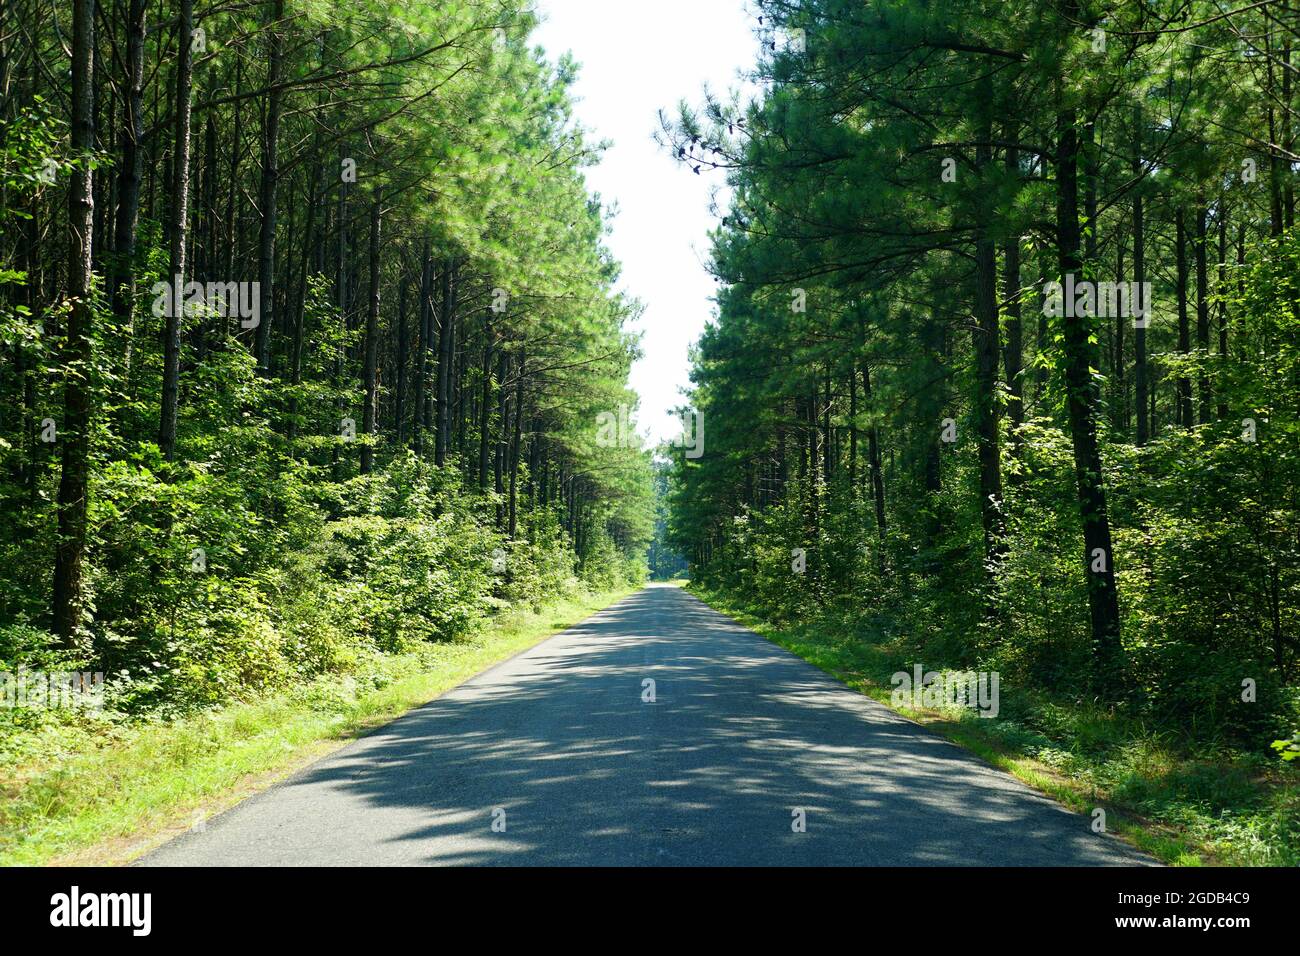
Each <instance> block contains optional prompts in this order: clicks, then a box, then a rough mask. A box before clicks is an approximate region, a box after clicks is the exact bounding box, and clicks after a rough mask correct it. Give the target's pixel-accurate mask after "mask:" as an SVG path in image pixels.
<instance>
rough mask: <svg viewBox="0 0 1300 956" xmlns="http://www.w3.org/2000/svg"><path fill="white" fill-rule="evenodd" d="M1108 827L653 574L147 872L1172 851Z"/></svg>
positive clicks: (872, 861) (1029, 860)
mask: <svg viewBox="0 0 1300 956" xmlns="http://www.w3.org/2000/svg"><path fill="white" fill-rule="evenodd" d="M647 680H652V681H654V684H653V691H654V693H653V702H650V701H649V700H648V699H647V698H649V697H650V696H651V695H650V694H649V693H648V690H649V685H647V684H646V681H647ZM797 811H802V819H803V820H804V821H805V829H804V832H796V831H795V829H794V828H792V824H793V823H795V822H796V820H797V819H798V818H799V814H798V813H797ZM1090 823H1091V819H1090V818H1088V817H1084V816H1080V815H1079V814H1076V813H1071V812H1069V811H1067V810H1065V809H1063V808H1062V807H1060V806H1059V805H1058V804H1056V803H1054V802H1053V801H1051V800H1049V799H1048V798H1046V797H1044V796H1042V795H1040V794H1038V793H1036V792H1035V791H1033V790H1031V789H1030V788H1028V787H1026V786H1025V785H1024V784H1022V783H1020V782H1019V781H1017V780H1016V779H1014V778H1013V777H1011V776H1009V775H1008V774H1005V773H1003V772H1001V771H999V770H995V769H993V768H992V767H990V766H989V765H987V764H985V763H983V762H982V761H981V760H979V759H978V758H976V757H974V756H972V755H971V754H969V753H967V752H966V751H964V750H962V749H960V748H958V747H957V746H955V745H953V744H950V743H948V742H947V741H945V740H943V739H941V738H940V737H938V736H936V735H934V734H932V733H930V732H929V731H927V730H925V729H924V728H922V727H920V726H918V725H917V724H914V723H912V722H910V721H908V720H905V719H904V718H902V717H900V716H898V715H896V714H894V713H893V712H891V711H890V710H889V709H888V708H886V707H884V706H882V705H880V704H878V703H876V702H875V701H873V700H870V699H868V698H866V697H863V696H861V695H860V694H857V693H855V692H854V691H852V690H849V689H848V688H846V687H844V686H843V685H841V684H839V683H838V682H836V681H835V680H833V679H832V678H830V677H828V676H827V675H826V674H824V673H822V672H821V671H819V670H817V669H816V668H815V667H813V666H812V665H810V664H808V663H806V662H804V661H802V660H800V659H799V658H797V657H795V656H794V655H792V654H790V653H788V652H786V651H785V650H783V649H781V648H779V647H777V646H776V645H774V644H772V643H770V642H768V641H766V640H764V639H763V638H762V637H759V636H758V635H757V634H754V633H753V632H752V631H749V630H747V629H745V628H744V627H741V626H740V625H739V624H736V623H735V622H733V621H731V620H730V619H729V618H726V617H724V616H723V615H721V614H718V613H717V612H715V611H713V610H711V609H710V608H708V607H707V606H705V605H704V604H702V603H701V602H700V601H698V600H696V599H695V598H694V597H692V596H691V595H689V594H687V593H685V592H684V591H682V590H681V589H680V588H677V587H672V586H667V585H651V586H650V587H647V588H645V589H643V590H641V591H639V592H637V593H636V594H634V595H632V596H631V597H628V598H626V599H625V600H623V601H620V602H619V603H617V604H615V605H613V606H612V607H610V608H607V609H606V610H604V611H601V612H600V613H598V614H596V615H594V616H593V617H590V618H588V619H587V620H585V621H583V622H582V623H581V624H578V625H577V626H575V627H572V628H570V629H569V630H567V631H564V632H563V633H561V634H557V635H556V636H554V637H552V638H550V639H548V640H546V641H544V642H542V643H541V644H538V645H537V646H536V647H533V648H532V649H531V650H528V651H526V652H525V653H523V654H520V655H518V656H517V657H514V658H512V659H510V660H508V661H506V662H504V663H502V664H500V665H498V666H496V667H494V668H492V669H491V670H489V671H486V672H484V673H483V674H480V675H479V676H477V677H475V678H473V679H472V680H469V681H467V682H466V683H464V684H461V685H460V686H458V687H456V688H455V689H453V690H451V691H449V692H448V693H446V694H444V695H443V696H441V697H439V698H438V699H436V700H434V701H432V702H430V703H428V704H426V705H424V706H422V707H419V708H417V709H415V710H413V711H411V712H410V713H408V714H406V715H405V716H403V717H401V718H400V719H398V720H396V721H394V722H392V723H390V724H387V725H385V726H384V727H382V728H380V729H378V730H376V731H375V732H373V733H371V734H369V735H368V736H365V737H363V738H361V739H360V740H358V741H356V742H355V743H352V744H350V745H348V746H347V747H344V748H343V749H341V750H338V751H336V752H335V753H334V754H332V755H331V756H329V757H326V758H325V759H322V760H320V761H318V762H317V763H314V764H312V765H310V766H308V767H306V768H305V769H303V770H301V771H299V772H298V773H297V774H295V775H293V776H292V777H290V778H288V779H287V780H286V781H284V782H283V783H281V784H278V785H276V786H274V787H272V788H271V789H269V790H267V791H265V792H263V793H261V794H258V795H257V796H254V797H252V798H251V799H249V800H246V801H244V802H243V803H241V804H239V805H238V806H236V807H235V808H234V809H232V810H230V811H228V812H226V813H224V814H221V815H220V816H217V817H215V818H213V819H212V820H210V821H208V822H207V824H206V826H205V828H203V830H202V832H190V833H187V834H185V835H183V836H181V837H179V838H177V839H175V840H173V841H171V842H170V843H167V844H165V845H164V846H162V847H160V848H159V849H157V850H155V851H154V852H152V853H150V854H149V855H147V856H146V857H144V858H143V859H142V860H141V861H139V862H140V863H141V864H144V865H162V866H167V865H191V866H317V865H446V864H499V865H604V866H665V865H668V866H672V865H678V866H680V865H724V866H725V865H739V866H749V865H754V866H765V865H789V866H809V865H850V866H877V865H893V866H909V865H922V866H924V865H955V866H1016V865H1030V866H1092V865H1135V864H1136V865H1143V864H1150V863H1151V862H1152V861H1151V860H1149V859H1148V858H1147V857H1145V856H1143V855H1142V854H1140V853H1138V852H1137V851H1136V850H1133V849H1131V848H1130V847H1129V846H1128V845H1127V844H1125V843H1123V842H1121V841H1120V840H1118V839H1116V838H1114V837H1112V836H1109V835H1106V834H1097V833H1094V832H1092V829H1091V827H1090Z"/></svg>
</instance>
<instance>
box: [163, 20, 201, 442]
mask: <svg viewBox="0 0 1300 956" xmlns="http://www.w3.org/2000/svg"><path fill="white" fill-rule="evenodd" d="M193 33H194V0H180V23H179V26H178V28H177V36H176V43H177V53H176V115H175V122H176V126H175V132H176V135H175V139H174V142H173V144H172V177H171V178H172V182H171V210H170V213H171V256H170V260H169V263H168V275H167V281H168V282H170V283H172V303H171V304H172V307H171V308H170V309H168V310H167V318H166V321H165V323H164V329H163V385H162V409H161V415H160V416H159V418H160V421H159V426H158V447H159V448H161V449H162V453H163V455H164V456H165V457H166V458H167V460H168V461H172V460H173V459H174V458H175V457H176V416H177V410H178V408H179V405H180V386H181V382H180V378H181V314H182V312H183V311H184V309H183V301H182V300H183V293H184V289H185V227H186V220H187V213H188V211H189V203H190V89H191V86H192V85H193V80H194V54H193V51H192V50H191V43H192V42H193Z"/></svg>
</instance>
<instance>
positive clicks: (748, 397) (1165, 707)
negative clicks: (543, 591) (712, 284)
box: [662, 0, 1300, 754]
mask: <svg viewBox="0 0 1300 956" xmlns="http://www.w3.org/2000/svg"><path fill="white" fill-rule="evenodd" d="M756 19H757V21H758V22H757V24H756V28H757V29H758V31H759V33H760V36H762V38H763V40H764V53H763V56H762V59H761V61H760V65H759V69H758V76H757V83H758V87H759V89H760V92H759V94H758V95H756V96H754V97H752V98H741V97H738V96H737V97H731V98H727V97H721V96H708V97H706V98H705V100H704V102H702V103H701V104H699V105H696V106H692V105H689V104H687V105H683V106H682V108H681V110H680V111H679V112H678V113H676V114H675V115H672V116H665V117H664V123H663V126H664V129H663V136H662V139H663V141H664V143H665V145H666V146H667V147H668V148H669V149H670V150H671V151H672V153H673V154H674V155H675V156H677V157H678V159H679V160H680V161H681V162H682V163H684V164H686V165H688V166H689V167H690V168H692V169H693V170H695V171H696V172H699V173H700V175H717V176H725V178H726V181H727V183H728V184H729V186H730V188H731V198H730V201H729V206H728V208H726V209H724V210H721V211H720V215H721V217H722V218H721V221H720V224H719V227H718V229H717V231H716V233H715V237H714V243H713V261H712V268H713V271H714V273H715V275H716V278H717V281H718V293H717V301H718V315H717V318H716V320H715V321H714V322H713V323H712V324H711V325H710V326H709V328H708V330H707V331H706V333H705V335H704V336H703V339H702V341H701V343H700V345H699V348H698V353H697V355H696V358H695V362H694V369H693V382H694V393H693V401H694V403H695V405H696V407H697V408H698V409H699V410H700V412H701V414H702V415H703V417H704V419H705V420H706V421H707V422H708V426H709V449H708V454H706V455H705V456H703V457H702V458H699V459H698V460H690V459H687V458H686V457H685V456H680V455H679V456H677V457H676V461H675V466H674V470H673V474H672V478H671V485H672V490H671V492H670V494H671V498H672V511H671V524H670V537H671V539H672V540H673V541H674V542H675V544H676V545H677V546H678V547H680V548H681V549H682V550H683V551H684V552H685V553H686V554H688V555H689V557H690V560H691V570H692V576H693V577H694V578H695V579H696V580H697V581H699V582H701V583H703V584H705V585H708V586H711V587H715V588H722V589H723V590H726V591H729V592H731V593H737V594H745V595H746V596H747V597H748V599H749V600H750V601H751V602H752V604H753V605H755V606H757V607H758V608H759V609H760V611H761V612H762V613H763V614H765V615H766V616H768V617H770V618H775V619H777V620H792V619H797V618H800V617H801V616H806V615H808V614H811V613H813V612H814V611H820V610H823V609H826V608H842V609H845V611H846V613H852V614H854V615H856V616H857V618H858V620H859V621H860V622H861V627H862V628H863V629H864V631H865V632H870V633H876V634H877V635H879V634H881V633H883V634H885V635H886V637H891V638H898V639H899V640H906V641H908V642H911V643H910V644H909V646H911V647H913V648H919V650H918V651H917V652H918V653H921V652H924V653H927V655H928V656H926V657H925V659H926V660H929V661H932V662H933V663H935V664H943V665H947V666H962V665H965V666H970V665H972V664H976V663H978V664H980V665H982V666H989V667H991V668H994V669H999V670H1000V671H1001V673H1002V678H1003V687H1004V693H1005V689H1006V688H1007V687H1008V686H1010V687H1022V688H1023V687H1033V688H1039V689H1041V690H1043V691H1044V692H1046V693H1049V694H1050V695H1052V697H1053V698H1054V699H1057V700H1075V701H1091V702H1094V703H1099V704H1101V705H1103V706H1106V707H1118V708H1121V709H1123V710H1124V711H1126V712H1127V713H1130V714H1133V715H1136V716H1137V717H1139V718H1140V719H1142V720H1144V721H1149V722H1151V726H1155V727H1160V728H1167V729H1172V730H1174V731H1175V732H1179V733H1182V732H1184V731H1186V732H1188V733H1190V734H1192V735H1194V736H1196V737H1198V738H1199V739H1201V740H1213V741H1217V742H1219V743H1221V744H1224V745H1231V746H1241V747H1244V748H1246V749H1248V750H1252V751H1255V752H1257V753H1258V752H1262V753H1265V754H1267V753H1269V752H1270V751H1269V747H1270V745H1271V743H1272V742H1273V741H1274V740H1275V739H1276V738H1278V737H1281V736H1284V735H1285V736H1289V735H1290V732H1291V728H1293V727H1294V726H1295V720H1296V709H1297V704H1296V701H1297V698H1296V693H1295V679H1296V676H1297V666H1298V665H1300V638H1298V637H1297V634H1298V633H1300V630H1298V626H1300V349H1298V348H1297V345H1298V343H1300V308H1298V307H1297V303H1296V285H1295V276H1296V274H1297V268H1298V267H1300V231H1297V230H1296V229H1295V212H1296V194H1295V193H1296V170H1297V168H1300V153H1298V152H1297V146H1296V131H1297V126H1298V123H1297V120H1298V119H1300V117H1297V113H1296V107H1297V103H1296V96H1295V90H1296V86H1297V75H1296V74H1297V68H1298V65H1300V59H1298V58H1297V57H1296V55H1295V53H1294V48H1295V46H1296V45H1297V43H1298V42H1300V15H1298V13H1297V9H1296V6H1295V4H1294V3H1291V2H1289V0H1277V2H1264V3H1248V4H1218V3H1209V2H1200V0H1174V2H1155V3H1132V2H1127V0H1114V2H1096V3H1085V2H1076V0H1052V2H1038V3H1033V2H1014V3H1013V2H998V0H993V2H986V0H981V2H964V0H953V2H944V3H925V2H917V0H907V2H904V0H869V2H865V3H863V2H849V0H798V2H792V0H760V2H759V3H758V4H757V10H756Z"/></svg>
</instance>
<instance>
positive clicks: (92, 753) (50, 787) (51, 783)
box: [0, 589, 634, 866]
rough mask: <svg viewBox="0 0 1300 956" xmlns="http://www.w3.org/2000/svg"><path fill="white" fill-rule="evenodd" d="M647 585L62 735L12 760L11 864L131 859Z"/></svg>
mask: <svg viewBox="0 0 1300 956" xmlns="http://www.w3.org/2000/svg"><path fill="white" fill-rule="evenodd" d="M632 590H634V589H624V590H619V591H612V592H606V593H602V594H590V595H581V596H577V597H572V598H568V599H565V600H562V601H559V602H557V603H555V604H552V605H550V606H549V607H546V608H544V609H543V610H542V611H541V612H540V613H534V612H531V611H508V612H505V613H504V614H502V615H501V616H500V617H497V618H495V619H493V620H492V621H491V622H490V623H488V624H487V625H485V626H484V627H483V628H482V629H481V630H480V631H479V632H478V633H477V634H475V635H474V636H473V637H472V638H469V639H467V640H464V641H459V642H455V643H448V644H430V645H426V646H424V647H421V648H420V649H419V650H418V651H415V652H412V653H408V654H400V655H392V656H387V657H382V658H378V659H375V660H373V661H370V662H369V664H368V667H367V668H365V669H364V670H362V671H360V672H358V673H356V674H349V675H343V676H331V677H329V678H321V679H318V680H315V681H312V682H311V683H309V684H307V685H305V686H303V687H301V688H298V689H296V690H294V691H290V692H286V693H281V694H276V695H274V696H270V697H267V698H265V699H262V700H258V701H254V702H250V703H240V704H232V705H229V706H227V707H224V708H221V709H219V710H215V711H208V712H204V713H201V714H198V715H195V716H192V717H185V718H182V719H180V720H176V721H172V722H168V723H161V722H159V723H150V724H135V725H126V726H119V727H114V728H112V729H111V730H110V731H107V732H105V733H101V734H98V735H93V736H91V735H85V734H82V735H81V736H75V737H65V738H64V739H61V740H58V741H49V742H48V743H49V752H50V753H53V754H56V755H57V756H54V757H52V758H50V759H46V760H41V759H36V760H29V761H27V762H25V763H22V764H19V765H17V766H0V865H8V866H13V865H33V864H36V865H39V864H90V865H112V864H119V863H124V862H127V861H129V860H131V859H132V858H134V857H136V856H139V855H140V854H141V853H144V852H145V851H147V850H149V849H151V848H152V847H154V846H157V845H158V844H159V843H162V842H163V841H165V840H166V839H168V838H170V837H171V836H174V835H175V834H177V833H178V832H180V831H182V830H183V829H185V828H187V827H191V826H194V825H197V824H199V823H200V822H201V821H202V820H204V819H206V818H207V817H209V816H211V815H212V814H214V813H219V812H221V811H222V810H225V809H227V808H228V807H230V806H233V805H234V804H235V803H238V802H239V801H240V800H242V799H244V798H246V797H248V796H250V795H251V794H253V793H256V792H257V791H259V790H262V789H265V788H266V787H268V786H270V785H271V784H273V783H275V782H276V781H278V780H281V779H283V778H284V777H285V776H287V775H289V774H290V773H292V772H294V771H295V770H297V769H299V768H300V767H302V766H304V765H306V764H308V763H310V762H312V761H313V760H317V759H319V758H320V757H322V756H324V755H326V754H327V753H329V752H330V751H332V750H336V749H338V748H339V747H342V746H344V745H346V744H347V743H348V742H350V741H351V740H353V739H355V738H356V737H357V736H359V735H360V734H362V733H364V732H365V731H367V730H369V729H371V728H373V727H376V726H378V725H381V724H383V723H386V722H388V721H390V720H393V719H394V718H396V717H399V716H401V715H402V714H403V713H405V712H406V711H408V710H410V709H411V708H413V707H416V706H419V705H420V704H423V703H425V702H427V701H429V700H432V699H433V698H435V697H437V696H438V695H439V694H442V693H444V692H446V691H447V690H449V689H451V688H452V687H454V686H456V685H457V684H460V683H463V682H464V681H465V680H467V679H469V678H470V677H473V676H474V675H475V674H478V673H480V672H482V671H483V670H485V669H487V668H488V667H491V666H493V665H494V664H497V663H500V662H501V661H503V660H505V659H507V658H509V657H511V656H513V655H515V654H518V653H520V652H521V651H524V650H527V649H528V648H530V647H532V646H533V645H535V644H537V643H539V642H541V641H542V640H544V639H546V638H547V637H550V636H551V635H553V634H555V633H557V632H559V631H562V630H564V629H565V628H567V627H570V626H572V625H573V624H576V623H577V622H578V621H581V620H582V619H583V618H585V617H587V616H589V615H590V614H592V613H593V612H595V611H598V610H600V609H601V608H604V607H607V606H608V605H610V604H612V603H614V602H615V601H617V600H618V599H620V598H622V597H624V596H626V595H627V594H630V593H632Z"/></svg>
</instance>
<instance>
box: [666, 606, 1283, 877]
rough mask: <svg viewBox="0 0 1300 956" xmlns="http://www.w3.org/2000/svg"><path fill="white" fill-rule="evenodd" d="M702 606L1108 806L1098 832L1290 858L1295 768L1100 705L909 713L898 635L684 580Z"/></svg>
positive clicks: (1139, 842)
mask: <svg viewBox="0 0 1300 956" xmlns="http://www.w3.org/2000/svg"><path fill="white" fill-rule="evenodd" d="M691 591H692V592H693V593H694V594H696V595H697V596H698V597H699V598H700V599H701V600H704V601H705V602H707V603H708V604H709V605H710V606H712V607H714V608H715V609H717V610H719V611H721V612H722V613H724V614H727V615H729V616H730V617H733V618H735V619H736V620H738V621H740V622H741V623H743V624H744V625H745V626H747V627H749V628H752V629H753V630H755V631H757V632H758V633H759V634H762V635H763V636H764V637H766V638H767V639H768V640H770V641H772V642H773V643H775V644H777V645H779V646H781V647H784V648H785V649H786V650H788V651H791V652H792V653H794V654H797V655H798V656H799V657H802V658H803V659H804V660H806V661H808V662H809V663H811V664H814V665H816V666H817V667H819V668H820V669H821V670H823V671H825V672H826V673H828V674H830V675H831V676H833V677H835V678H836V679H837V680H839V681H841V682H843V683H844V684H846V685H848V686H849V687H851V688H853V689H854V690H856V691H858V692H859V693H862V694H865V695H866V696H869V697H871V698H873V699H875V700H877V701H880V702H881V703H883V704H885V705H886V706H889V707H891V709H893V710H895V711H897V712H899V713H901V714H903V715H904V716H906V717H908V718H910V719H912V720H915V721H917V722H918V723H920V724H922V725H924V726H926V727H927V728H928V729H930V730H932V731H934V732H936V733H938V734H941V735H942V736H944V737H946V738H948V739H949V740H951V741H953V742H954V743H956V744H958V745H959V746H962V747H964V748H966V749H967V750H970V751H972V752H973V753H975V754H976V755H978V756H979V757H981V758H982V759H983V760H985V761H987V762H988V763H990V764H992V765H993V766H995V767H997V768H999V769H1001V770H1004V771H1006V772H1007V773H1010V774H1012V775H1013V776H1015V777H1017V778H1019V779H1020V780H1022V781H1024V782H1025V783H1027V784H1028V785H1030V786H1031V787H1034V788H1035V789H1036V790H1039V791H1041V792H1042V793H1045V794H1047V795H1048V796H1050V797H1052V798H1053V799H1055V800H1057V801H1059V802H1060V803H1062V804H1064V805H1065V806H1067V807H1069V808H1070V809H1072V810H1076V811H1078V812H1080V813H1085V814H1088V813H1091V811H1092V810H1093V809H1094V808H1096V807H1102V808H1104V809H1105V810H1106V825H1107V829H1108V830H1109V831H1111V832H1113V833H1117V834H1119V835H1120V836H1122V837H1124V838H1125V839H1127V840H1129V841H1130V842H1131V843H1133V844H1134V845H1136V846H1138V847H1139V848H1141V849H1143V850H1145V851H1146V852H1148V853H1150V854H1151V855H1152V856H1154V857H1156V858H1157V859H1160V860H1162V861H1164V862H1165V863H1169V864H1173V865H1177V866H1203V865H1232V866H1297V865H1300V775H1298V774H1297V773H1296V770H1297V769H1298V768H1296V767H1290V766H1286V765H1283V764H1282V762H1281V761H1278V760H1270V759H1269V758H1268V757H1261V756H1257V755H1245V754H1222V753H1218V754H1198V753H1196V752H1195V751H1194V750H1192V749H1189V747H1188V746H1187V744H1186V742H1185V741H1179V740H1177V739H1171V738H1170V737H1169V736H1168V735H1163V736H1162V735H1159V734H1153V733H1152V732H1150V731H1149V730H1148V729H1147V728H1145V727H1143V726H1142V725H1140V724H1139V723H1136V722H1133V721H1126V720H1123V719H1121V718H1119V717H1117V716H1116V715H1115V714H1113V713H1110V712H1103V711H1100V710H1098V709H1096V708H1088V707H1083V706H1078V705H1074V704H1063V703H1061V702H1059V701H1052V700H1050V699H1047V698H1046V697H1044V696H1041V695H1034V694H1031V693H1017V694H1011V693H1008V691H1007V688H1006V687H1003V688H1002V694H1001V703H1002V707H1001V711H1000V715H999V717H998V719H996V720H985V719H981V718H979V717H978V716H976V715H975V714H974V713H972V712H971V711H970V710H968V709H962V710H960V711H952V710H948V711H933V710H921V711H917V710H912V709H910V708H907V707H895V706H893V703H892V701H891V691H892V686H891V684H890V676H891V675H892V674H894V673H895V672H897V671H899V670H909V671H910V669H911V663H910V662H911V661H913V660H915V659H916V657H915V656H914V652H915V649H914V648H910V647H908V646H907V645H906V643H905V642H904V641H903V640H902V639H894V640H887V639H883V638H880V637H879V636H877V635H870V634H867V635H864V634H863V633H862V632H861V629H860V626H859V625H858V624H857V623H856V622H853V621H851V620H848V619H845V618H837V617H836V616H835V615H834V613H833V612H828V613H825V614H823V615H822V616H820V617H818V618H817V619H816V620H811V621H803V622H795V623H790V624H784V625H781V626H777V625H773V624H771V623H769V622H767V621H765V620H763V619H762V618H760V617H757V616H755V615H754V614H753V613H752V611H751V609H749V608H748V607H746V606H745V605H744V604H743V603H741V602H740V601H738V600H736V599H735V598H734V597H732V596H731V595H728V594H724V593H719V592H717V591H712V590H708V589H705V588H702V587H699V586H692V587H691Z"/></svg>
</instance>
